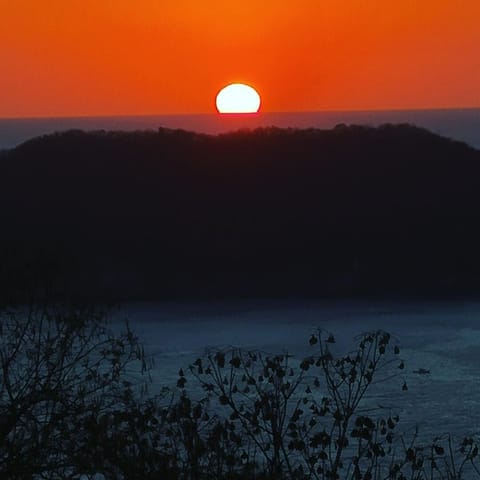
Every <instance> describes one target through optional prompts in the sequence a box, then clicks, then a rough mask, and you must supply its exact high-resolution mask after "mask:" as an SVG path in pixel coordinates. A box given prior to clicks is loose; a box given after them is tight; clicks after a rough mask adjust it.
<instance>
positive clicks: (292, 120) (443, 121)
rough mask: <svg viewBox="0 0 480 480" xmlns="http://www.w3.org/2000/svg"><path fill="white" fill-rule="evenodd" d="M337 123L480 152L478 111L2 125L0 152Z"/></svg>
mask: <svg viewBox="0 0 480 480" xmlns="http://www.w3.org/2000/svg"><path fill="white" fill-rule="evenodd" d="M339 123H345V124H361V125H371V126H377V125H381V124H383V123H411V124H415V125H417V126H421V127H425V128H428V129H429V130H431V131H433V132H435V133H438V134H441V135H445V136H447V137H450V138H454V139H457V140H461V141H464V142H467V143H469V144H470V145H472V146H474V147H476V148H479V149H480V108H476V109H457V110H397V111H371V112H368V111H366V112H305V113H304V112H302V113H261V114H257V115H244V116H220V115H217V114H201V115H151V116H125V117H119V116H117V117H81V118H36V119H28V118H25V119H0V149H5V148H12V147H14V146H16V145H18V144H20V143H22V142H24V141H25V140H28V139H29V138H32V137H36V136H39V135H44V134H48V133H53V132H55V131H62V130H68V129H73V128H78V129H82V130H127V131H132V130H145V129H157V128H159V127H168V128H183V129H186V130H194V131H197V132H202V133H213V134H215V133H221V132H226V131H231V130H237V129H239V128H255V127H259V126H272V125H273V126H277V127H283V128H286V127H296V128H308V127H316V128H332V127H334V126H335V125H337V124H339Z"/></svg>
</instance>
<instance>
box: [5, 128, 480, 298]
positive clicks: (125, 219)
mask: <svg viewBox="0 0 480 480" xmlns="http://www.w3.org/2000/svg"><path fill="white" fill-rule="evenodd" d="M0 181H1V188H0V215H1V232H2V233H1V238H0V245H1V254H0V255H1V265H2V267H1V281H2V284H3V285H4V289H3V290H4V291H6V287H7V286H8V289H9V290H10V291H13V290H14V289H15V288H16V289H17V290H19V291H21V290H22V288H23V286H25V287H26V286H27V284H28V286H30V284H34V283H35V282H37V281H40V280H39V279H40V278H43V277H44V274H46V273H47V272H49V275H50V274H51V281H52V288H57V289H58V288H61V289H65V290H69V291H71V292H76V294H82V295H87V296H99V297H102V298H103V297H105V298H106V297H107V296H108V297H109V298H115V299H160V298H188V297H210V296H216V297H226V296H234V297H237V296H279V295H282V296H283V295H292V296H296V295H300V296H301V295H309V296H310V295H311V296H328V295H351V294H391V293H401V294H402V293H428V294H440V295H442V294H445V293H476V292H478V289H479V288H480V250H479V245H480V229H479V225H480V223H479V221H480V152H479V151H476V150H474V149H473V148H470V147H469V146H467V145H465V144H463V143H460V142H455V141H452V140H449V139H446V138H443V137H439V136H437V135H434V134H432V133H430V132H428V131H427V130H424V129H420V128H416V127H413V126H409V125H384V126H382V127H379V128H370V127H363V126H344V125H339V126H337V127H336V128H334V129H332V130H316V129H308V130H296V129H278V128H273V127H272V128H262V129H257V130H254V131H238V132H235V133H230V134H222V135H218V136H209V135H201V134H196V133H191V132H186V131H182V130H167V129H159V130H158V131H142V132H135V133H125V132H103V131H101V132H92V133H85V132H82V131H68V132H64V133H59V134H54V135H49V136H44V137H41V138H36V139H33V140H30V141H28V142H26V143H24V144H22V145H20V146H19V147H17V148H16V149H14V150H11V151H8V152H2V154H1V155H0ZM25 265H28V267H25Z"/></svg>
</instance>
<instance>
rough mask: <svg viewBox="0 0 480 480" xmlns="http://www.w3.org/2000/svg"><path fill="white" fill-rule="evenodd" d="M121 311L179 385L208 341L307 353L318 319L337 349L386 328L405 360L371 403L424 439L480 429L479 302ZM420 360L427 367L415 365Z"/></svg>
mask: <svg viewBox="0 0 480 480" xmlns="http://www.w3.org/2000/svg"><path fill="white" fill-rule="evenodd" d="M119 315H120V318H123V317H128V318H129V319H130V324H131V326H132V327H133V329H134V330H135V331H136V332H137V333H138V334H139V335H140V338H141V339H142V341H143V343H144V345H145V347H146V350H147V351H148V352H149V353H150V354H151V355H153V357H154V358H155V369H154V372H153V378H154V383H155V385H156V386H157V388H158V387H160V386H161V385H171V386H172V385H175V383H176V380H177V378H178V377H177V372H178V370H179V368H180V367H185V366H187V365H189V364H190V363H192V362H193V361H194V359H195V358H197V357H198V356H201V355H203V354H204V353H205V351H206V350H207V349H208V348H209V347H214V348H225V347H228V346H235V347H242V348H244V349H254V350H257V349H258V350H261V351H264V352H269V353H272V354H275V353H281V352H286V351H288V352H289V353H290V354H293V355H295V357H296V358H298V359H301V358H303V357H304V356H307V355H311V354H312V353H314V352H313V351H312V350H311V347H309V345H308V338H309V336H310V334H311V333H312V332H314V331H316V329H317V328H318V327H321V328H324V329H326V330H329V331H331V332H332V333H334V334H335V336H336V340H337V343H336V345H335V348H337V349H338V352H339V353H341V352H342V351H343V352H346V351H347V350H349V349H350V348H352V346H353V345H354V340H353V339H354V337H355V336H356V335H358V334H360V333H362V332H365V331H370V330H376V329H383V330H386V331H388V332H390V333H391V334H392V335H393V336H394V337H395V338H396V339H397V340H398V342H399V344H400V347H401V355H400V356H401V358H402V359H403V360H404V361H405V365H406V366H405V369H404V370H402V371H401V370H398V369H397V368H396V364H395V366H394V367H392V368H393V369H394V370H393V371H394V373H395V374H398V377H397V378H395V379H394V380H393V381H390V382H388V383H382V384H380V385H378V388H376V389H375V388H374V389H372V396H371V397H370V400H369V403H370V404H371V405H372V406H374V407H376V406H377V405H382V406H383V407H384V408H386V409H387V411H389V410H390V409H392V410H393V411H394V412H397V413H398V414H399V415H400V418H401V424H400V425H401V427H400V428H401V430H402V431H404V432H411V431H412V429H413V427H414V426H415V425H416V424H418V425H419V426H420V432H421V434H422V435H421V436H423V437H424V438H426V439H427V438H430V439H432V438H433V437H435V436H436V435H438V434H441V433H446V432H450V433H453V434H456V435H462V434H467V433H468V434H474V433H478V432H479V431H480V361H479V360H480V302H451V303H446V302H443V303H438V302H437V303H398V302H394V303H390V302H386V301H383V302H367V301H363V302H359V301H352V302H349V301H336V302H334V301H328V302H316V303H312V302H310V303H298V302H297V303H288V302H279V301H276V302H263V303H259V302H235V303H197V304H193V303H192V304H182V305H180V304H179V305H171V304H136V305H129V306H126V307H124V309H123V311H122V312H121V314H119ZM421 368H424V369H428V370H430V374H427V375H421V374H418V373H415V370H418V369H421ZM403 381H406V382H407V384H408V387H409V389H408V391H402V390H401V385H402V383H403ZM190 387H191V388H193V389H195V387H194V383H193V382H192V383H190ZM154 389H155V387H154Z"/></svg>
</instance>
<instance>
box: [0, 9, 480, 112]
mask: <svg viewBox="0 0 480 480" xmlns="http://www.w3.org/2000/svg"><path fill="white" fill-rule="evenodd" d="M232 81H245V82H247V83H250V84H251V85H253V86H255V87H256V88H257V89H258V90H259V92H260V94H261V95H262V101H263V105H262V109H263V110H264V111H305V110H312V111H313V110H359V109H391V108H442V107H480V1H479V0H261V1H260V0H243V1H241V0H235V1H229V0H215V1H214V0H0V117H22V116H63V115H66V116H76V115H117V114H150V113H151V114H163V113H202V112H214V111H215V108H214V97H215V93H216V92H217V91H218V90H219V89H220V88H221V87H222V86H224V85H225V84H226V83H229V82H232Z"/></svg>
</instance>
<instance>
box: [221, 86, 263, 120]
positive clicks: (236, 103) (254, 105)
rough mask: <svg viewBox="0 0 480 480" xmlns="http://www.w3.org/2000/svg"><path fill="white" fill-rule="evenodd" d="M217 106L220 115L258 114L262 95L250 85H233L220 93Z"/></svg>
mask: <svg viewBox="0 0 480 480" xmlns="http://www.w3.org/2000/svg"><path fill="white" fill-rule="evenodd" d="M216 105H217V110H218V112H219V113H257V112H258V110H259V108H260V95H259V94H258V93H257V91H256V90H255V89H254V88H253V87H250V86H249V85H245V84H243V83H232V84H230V85H227V86H226V87H224V88H222V89H221V90H220V92H218V95H217V99H216Z"/></svg>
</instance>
